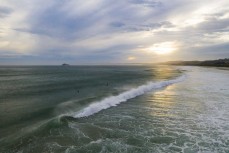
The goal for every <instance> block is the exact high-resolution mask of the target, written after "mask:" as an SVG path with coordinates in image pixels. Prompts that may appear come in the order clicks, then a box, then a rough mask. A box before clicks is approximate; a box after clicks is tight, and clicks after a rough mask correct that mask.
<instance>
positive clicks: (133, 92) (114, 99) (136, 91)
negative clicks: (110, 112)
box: [73, 75, 185, 118]
mask: <svg viewBox="0 0 229 153" xmlns="http://www.w3.org/2000/svg"><path fill="white" fill-rule="evenodd" d="M184 79H185V76H184V75H183V76H180V77H177V78H175V79H172V80H166V81H160V82H149V83H147V84H145V85H141V86H139V87H137V88H133V89H130V90H128V91H125V92H123V93H121V94H119V95H116V96H111V97H107V98H105V99H103V100H101V101H98V102H94V103H92V104H90V105H88V106H87V107H85V108H84V109H83V110H81V111H80V112H77V113H76V114H73V117H75V118H81V117H87V116H91V115H93V114H95V113H98V112H100V111H101V110H104V109H107V108H110V107H113V106H117V105H118V104H120V103H122V102H125V101H127V100H128V99H132V98H135V97H137V96H140V95H143V94H144V93H146V92H149V91H152V90H155V89H160V88H163V87H166V86H168V85H171V84H174V83H178V82H181V81H183V80H184Z"/></svg>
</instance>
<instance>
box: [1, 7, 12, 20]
mask: <svg viewBox="0 0 229 153" xmlns="http://www.w3.org/2000/svg"><path fill="white" fill-rule="evenodd" d="M12 11H13V10H12V9H10V8H8V7H3V6H0V18H5V17H7V16H8V15H9V14H10V13H11V12H12Z"/></svg>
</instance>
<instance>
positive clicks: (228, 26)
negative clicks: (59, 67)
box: [0, 0, 229, 65]
mask: <svg viewBox="0 0 229 153" xmlns="http://www.w3.org/2000/svg"><path fill="white" fill-rule="evenodd" d="M226 57H227V58H228V57H229V1H228V0H211V1H209V0H0V65H30V64H32V65H55V64H62V63H69V64H118V63H155V62H163V61H174V60H207V59H218V58H226Z"/></svg>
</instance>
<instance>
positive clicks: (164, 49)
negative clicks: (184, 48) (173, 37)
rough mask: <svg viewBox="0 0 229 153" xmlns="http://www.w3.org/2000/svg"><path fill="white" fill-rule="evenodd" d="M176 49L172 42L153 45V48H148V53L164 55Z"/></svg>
mask: <svg viewBox="0 0 229 153" xmlns="http://www.w3.org/2000/svg"><path fill="white" fill-rule="evenodd" d="M176 49H177V47H176V44H175V43H174V42H163V43H158V44H154V45H153V46H151V47H149V48H148V51H149V52H153V53H156V54H160V55H166V54H170V53H172V52H174V51H175V50H176Z"/></svg>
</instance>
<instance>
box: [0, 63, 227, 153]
mask: <svg viewBox="0 0 229 153" xmlns="http://www.w3.org/2000/svg"><path fill="white" fill-rule="evenodd" d="M0 152H1V153H11V152H12V153H14V152H18V153H19V152H20V153H22V152H23V153H31V152H35V153H41V152H47V153H49V152H50V153H51V152H54V153H58V152H66V153H76V152H77V153H78V152H104V153H105V152H131V153H132V152H187V153H188V152H193V153H195V152H217V153H218V152H229V71H228V69H219V68H201V67H171V66H149V65H148V66H65V67H64V66H27V67H26V66H20V67H15V66H5V67H0Z"/></svg>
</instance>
